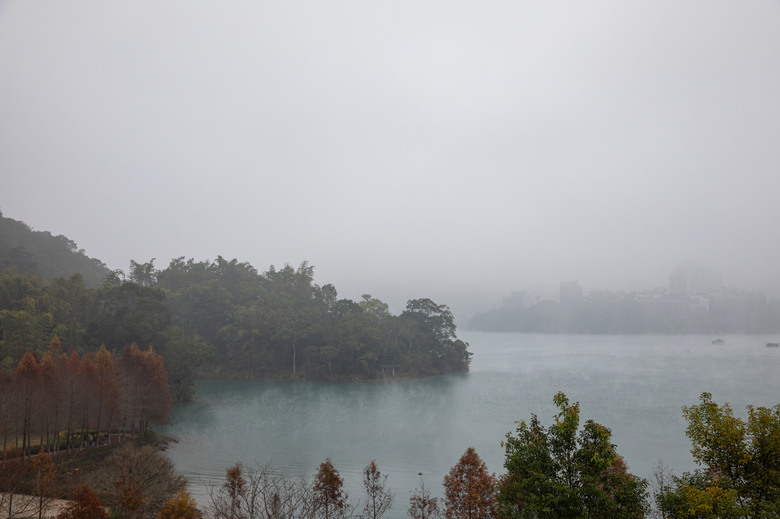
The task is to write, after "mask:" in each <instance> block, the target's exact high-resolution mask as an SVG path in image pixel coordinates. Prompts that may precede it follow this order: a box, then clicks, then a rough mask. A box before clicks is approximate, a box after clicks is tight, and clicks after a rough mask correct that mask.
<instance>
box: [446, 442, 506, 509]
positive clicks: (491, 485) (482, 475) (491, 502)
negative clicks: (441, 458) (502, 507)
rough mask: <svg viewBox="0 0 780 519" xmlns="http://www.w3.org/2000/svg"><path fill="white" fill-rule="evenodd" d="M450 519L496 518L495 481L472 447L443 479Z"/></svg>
mask: <svg viewBox="0 0 780 519" xmlns="http://www.w3.org/2000/svg"><path fill="white" fill-rule="evenodd" d="M444 491H445V505H446V508H445V510H444V515H445V516H446V517H447V519H492V518H493V517H495V516H496V511H497V504H496V478H495V476H493V475H491V474H489V473H488V470H487V465H485V462H484V461H482V458H480V457H479V455H478V454H477V452H476V451H475V450H474V448H473V447H469V448H468V449H467V450H466V452H465V453H463V456H461V457H460V460H458V463H457V465H455V466H454V467H452V469H451V470H450V472H449V474H447V475H446V476H444Z"/></svg>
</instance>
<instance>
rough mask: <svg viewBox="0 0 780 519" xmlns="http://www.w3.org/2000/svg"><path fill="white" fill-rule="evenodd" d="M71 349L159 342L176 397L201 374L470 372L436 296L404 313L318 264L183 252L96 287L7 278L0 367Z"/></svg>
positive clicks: (351, 376)
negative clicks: (350, 290) (334, 279)
mask: <svg viewBox="0 0 780 519" xmlns="http://www.w3.org/2000/svg"><path fill="white" fill-rule="evenodd" d="M55 336H56V337H58V338H59V339H60V340H61V342H62V348H63V350H64V351H66V352H69V351H71V350H75V351H78V352H80V353H82V354H83V353H86V352H92V351H96V350H97V349H98V348H99V347H100V346H101V345H105V346H106V347H107V348H108V349H109V350H110V351H114V352H121V351H122V350H123V348H125V347H126V346H128V345H130V344H134V343H135V344H137V345H138V346H139V347H140V348H143V349H146V348H148V347H150V346H151V347H153V348H154V349H155V351H157V352H158V353H160V354H161V355H162V356H163V358H164V359H165V366H166V369H167V370H168V373H169V379H170V382H171V385H172V389H173V393H174V397H175V398H176V399H177V400H186V399H188V398H189V397H190V396H191V394H192V388H193V382H192V381H193V379H194V377H196V376H217V377H228V378H234V377H241V378H265V379H290V380H374V379H383V378H390V377H396V376H411V377H416V376H426V375H436V374H442V373H452V372H461V371H466V370H467V369H468V365H469V359H470V353H469V352H468V350H467V347H468V345H467V344H466V343H464V342H463V341H460V340H458V339H457V338H456V335H455V324H454V321H453V316H452V313H451V312H450V310H449V308H448V307H447V306H445V305H439V304H436V303H434V302H433V301H431V300H429V299H414V300H410V301H409V302H408V304H407V306H406V309H405V310H404V311H403V312H402V313H401V314H400V315H392V314H391V313H390V312H389V310H388V305H387V304H385V303H383V302H382V301H380V300H379V299H376V298H374V297H371V296H369V295H364V296H363V297H362V299H361V300H360V301H352V300H349V299H339V298H338V295H337V291H336V288H335V287H334V286H333V285H324V286H319V285H317V284H315V283H314V267H312V266H310V265H308V264H307V263H303V264H302V265H300V267H298V268H297V269H295V268H293V267H291V266H289V265H288V266H285V267H284V268H281V269H276V268H274V267H273V266H271V267H270V268H269V269H268V270H267V271H266V272H264V273H259V272H258V271H257V270H256V269H255V268H254V267H252V266H251V265H250V264H248V263H240V262H238V261H237V260H235V259H234V260H232V261H227V260H225V259H223V258H221V257H218V258H217V260H216V261H213V262H211V261H202V262H196V261H194V260H192V259H190V260H184V258H179V259H175V260H173V261H171V262H170V265H169V266H168V267H167V268H165V269H164V270H159V271H158V270H156V269H155V268H154V264H153V262H151V261H150V262H148V263H143V264H141V263H136V262H134V261H131V272H130V274H129V276H128V278H127V279H125V278H124V275H123V274H122V273H121V272H111V273H109V275H108V276H107V277H106V278H105V280H104V282H103V283H102V284H101V286H100V287H99V288H97V289H92V288H88V287H87V286H86V284H85V283H84V279H83V278H82V277H81V276H80V275H78V274H74V275H73V276H71V277H70V278H67V279H66V278H56V279H54V280H53V281H52V282H51V283H45V282H44V281H43V280H42V279H41V277H40V276H39V275H37V274H36V273H27V274H18V273H16V272H15V271H14V270H7V271H5V272H4V273H2V275H0V369H2V370H3V371H5V372H6V373H7V374H10V373H11V372H12V371H13V369H14V368H15V367H16V366H17V365H18V363H19V361H20V360H21V358H22V357H23V356H24V354H25V353H26V352H37V353H38V355H39V357H42V356H43V354H44V353H45V352H46V349H47V348H48V345H49V343H50V342H51V340H52V338H53V337H55Z"/></svg>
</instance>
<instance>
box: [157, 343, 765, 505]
mask: <svg viewBox="0 0 780 519" xmlns="http://www.w3.org/2000/svg"><path fill="white" fill-rule="evenodd" d="M460 336H461V337H462V338H463V339H464V340H466V341H467V342H469V343H470V345H471V348H470V350H471V351H472V352H474V359H473V361H472V365H471V371H470V372H469V373H468V374H465V375H457V376H447V377H437V378H431V379H425V380H414V381H403V382H393V383H339V384H324V383H277V382H273V383H271V382H211V381H209V382H202V383H199V384H198V401H197V402H195V403H192V404H187V405H183V406H179V407H177V408H176V409H175V410H174V414H173V420H172V424H171V425H170V426H169V427H168V428H167V429H166V430H165V432H166V433H169V434H172V435H174V436H175V437H176V438H178V443H175V444H172V445H171V447H170V449H169V450H168V451H167V453H168V455H169V457H170V458H171V459H172V460H173V462H174V463H175V464H176V466H177V468H178V470H179V471H180V472H182V473H183V474H185V475H186V476H187V477H188V478H189V480H190V491H191V492H192V494H193V495H194V496H195V497H196V498H197V499H198V501H199V502H201V504H203V503H205V502H206V500H207V499H206V496H207V488H208V486H209V485H214V484H217V485H218V484H220V482H221V481H223V480H224V475H225V469H226V468H227V467H229V466H231V465H233V464H234V463H236V462H237V461H241V462H243V463H244V464H245V465H253V464H255V463H260V464H266V463H271V464H272V465H273V467H274V468H275V469H276V470H278V471H279V472H282V473H284V474H287V475H290V476H303V477H306V478H310V477H311V476H312V475H313V474H314V473H315V472H316V470H317V467H318V466H319V464H320V463H321V462H322V461H324V460H325V458H330V459H331V460H332V461H333V464H334V465H335V466H336V468H337V469H338V470H339V472H340V473H341V475H342V477H344V479H345V485H346V486H347V488H348V491H349V493H350V496H351V497H352V499H351V500H352V501H353V502H354V501H356V499H357V498H358V497H359V496H360V494H361V475H360V474H361V470H362V468H363V467H364V466H365V465H367V464H368V463H369V462H370V461H371V460H372V459H375V460H376V462H377V465H378V466H379V469H380V470H381V471H382V472H383V473H385V474H388V476H389V479H388V485H389V486H390V487H391V488H392V490H393V491H394V492H395V494H396V500H395V503H394V505H393V508H392V509H391V510H390V512H389V513H388V514H387V516H386V517H389V518H395V517H403V516H404V515H405V513H406V509H407V508H408V499H409V494H410V492H411V490H413V489H414V488H415V487H416V486H417V485H418V483H419V481H420V478H421V477H422V478H424V480H425V483H426V486H428V487H430V488H431V489H432V491H433V492H435V493H438V494H441V481H442V479H443V478H444V475H445V474H446V473H447V472H448V471H449V469H450V467H452V466H453V465H454V464H455V463H456V462H457V460H458V458H459V457H460V456H461V454H463V452H464V451H465V450H466V449H467V448H468V447H470V446H472V447H474V448H476V450H477V452H478V453H479V454H480V456H481V457H482V458H483V459H484V460H485V462H486V463H487V465H488V468H489V469H490V471H492V472H496V473H497V474H500V473H502V471H503V466H502V465H503V450H502V449H501V446H500V442H501V440H502V439H503V438H504V436H505V435H506V433H507V432H509V431H514V427H515V424H514V422H515V421H516V420H521V419H524V420H527V419H528V418H529V417H530V416H531V414H532V413H535V414H537V415H538V416H539V418H540V420H541V421H542V423H543V424H544V425H545V426H546V425H549V424H550V423H552V419H553V416H554V414H555V407H554V405H553V403H552V398H553V395H554V394H555V393H556V392H557V391H563V392H564V393H566V395H567V396H568V397H569V398H570V400H572V401H579V402H580V409H581V413H580V417H581V419H583V421H584V420H586V419H589V418H592V419H594V420H596V421H597V422H599V423H602V424H604V425H606V426H607V427H609V428H611V429H612V432H613V439H614V443H615V444H617V446H618V452H619V453H620V454H622V455H623V456H624V457H625V459H626V461H627V462H628V464H629V466H630V467H631V471H632V472H633V473H635V474H637V475H639V476H642V477H645V478H648V479H649V478H650V477H651V476H652V473H653V469H654V468H655V466H656V464H657V462H658V460H659V459H662V460H663V462H664V465H666V466H668V467H670V468H672V469H673V470H674V472H675V473H677V474H680V473H682V472H683V471H686V470H692V469H693V468H695V467H694V465H693V461H692V459H691V456H690V452H689V451H690V443H689V441H688V439H687V438H686V436H685V422H684V421H683V419H682V415H681V406H683V405H691V404H695V403H697V402H698V397H699V394H700V393H701V392H703V391H708V392H710V393H712V394H713V398H714V400H715V401H716V402H718V403H723V402H729V403H730V404H731V405H732V407H733V408H734V410H735V414H736V415H738V416H741V417H744V416H745V414H746V413H745V405H747V404H754V405H757V406H758V405H763V406H772V405H776V404H777V403H778V402H780V376H778V374H780V351H778V349H776V348H766V347H765V346H764V344H765V343H766V342H769V341H773V342H777V337H765V336H725V337H724V339H725V341H726V343H725V344H722V345H713V344H711V341H712V339H713V337H704V336H570V335H526V334H488V333H475V332H470V333H469V332H463V333H461V334H460ZM420 473H422V476H420V475H419V474H420Z"/></svg>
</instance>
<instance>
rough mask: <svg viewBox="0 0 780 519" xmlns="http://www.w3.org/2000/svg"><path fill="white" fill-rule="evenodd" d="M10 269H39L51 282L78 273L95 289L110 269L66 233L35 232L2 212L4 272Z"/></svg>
mask: <svg viewBox="0 0 780 519" xmlns="http://www.w3.org/2000/svg"><path fill="white" fill-rule="evenodd" d="M7 268H15V269H16V270H17V272H19V273H20V274H25V273H28V272H37V273H38V274H40V276H41V277H42V278H43V279H44V280H45V281H47V282H48V281H51V280H52V279H54V278H58V277H61V278H69V277H70V276H72V275H73V274H75V273H78V274H81V275H82V277H83V278H84V284H85V285H86V286H88V287H92V288H95V287H97V286H99V285H100V283H101V282H102V281H103V279H105V277H106V275H107V274H108V272H109V269H108V267H106V265H105V264H104V263H103V262H102V261H100V260H99V259H96V258H90V257H89V256H87V255H86V254H85V253H84V250H83V249H79V248H78V245H76V243H75V242H74V241H73V240H70V239H69V238H67V237H66V236H63V235H59V236H54V235H52V234H51V233H50V232H48V231H35V230H33V229H31V228H30V226H28V225H27V224H26V223H24V222H21V221H19V220H14V219H12V218H6V217H5V216H3V213H2V211H0V272H2V271H4V270H5V269H7Z"/></svg>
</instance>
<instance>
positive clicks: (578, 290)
mask: <svg viewBox="0 0 780 519" xmlns="http://www.w3.org/2000/svg"><path fill="white" fill-rule="evenodd" d="M559 301H560V302H561V304H562V305H574V304H579V303H581V302H582V287H581V286H580V283H579V281H561V292H560V299H559Z"/></svg>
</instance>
